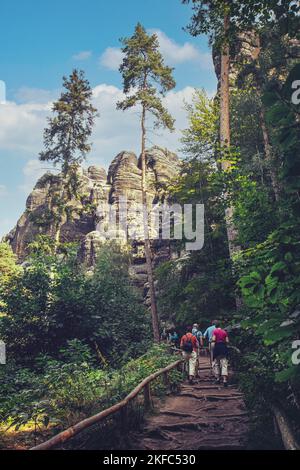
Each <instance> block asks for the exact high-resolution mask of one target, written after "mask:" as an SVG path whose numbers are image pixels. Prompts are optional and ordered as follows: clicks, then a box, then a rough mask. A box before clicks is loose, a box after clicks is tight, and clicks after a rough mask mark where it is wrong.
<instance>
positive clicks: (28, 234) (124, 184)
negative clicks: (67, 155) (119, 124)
mask: <svg viewBox="0 0 300 470" xmlns="http://www.w3.org/2000/svg"><path fill="white" fill-rule="evenodd" d="M147 165H148V188H149V202H150V203H152V202H157V201H158V200H159V197H160V195H159V194H160V191H159V187H160V186H161V185H163V184H165V183H167V181H168V180H169V179H170V178H173V177H174V176H175V175H176V174H177V172H178V170H179V165H180V163H179V159H178V157H177V156H176V155H175V154H174V153H172V152H169V151H168V150H166V149H162V148H160V147H153V148H151V149H149V150H148V151H147ZM77 186H78V187H77V191H78V194H77V197H72V198H71V199H69V198H66V197H65V192H66V188H65V185H64V180H63V178H62V176H61V175H53V174H51V173H46V174H45V175H44V176H42V177H41V178H40V179H39V180H38V182H37V184H36V186H35V188H34V190H33V191H32V193H31V194H30V195H29V197H28V199H27V202H26V210H25V212H24V213H23V215H22V216H21V218H20V219H19V221H18V223H17V225H16V227H15V228H14V229H13V230H12V231H11V232H10V233H9V234H8V236H7V240H8V241H9V242H10V244H11V246H12V248H13V250H14V252H15V253H16V254H17V256H18V258H19V260H20V261H22V260H23V259H24V258H25V256H26V250H27V246H28V244H29V243H30V242H32V241H33V240H34V239H35V237H36V236H37V235H39V234H43V235H48V236H50V237H52V238H55V239H56V240H57V241H60V242H79V243H80V246H81V249H80V251H79V257H80V259H81V260H82V262H84V263H86V264H87V265H88V266H92V265H93V264H94V263H95V259H96V256H97V252H98V250H99V248H100V247H101V245H102V243H103V242H104V241H105V240H106V239H110V238H111V236H112V235H113V233H112V227H111V224H110V220H109V218H108V214H107V213H105V211H104V212H103V211H102V212H101V213H100V214H99V207H104V206H105V205H107V204H111V205H112V207H115V209H116V212H117V213H118V207H119V201H120V199H121V198H124V197H125V198H126V199H127V203H128V206H129V208H130V209H135V208H136V206H137V205H138V204H140V203H141V200H142V198H141V169H140V159H138V158H137V157H136V155H135V154H134V153H132V152H121V153H119V154H118V155H117V156H116V157H115V159H114V160H113V162H112V163H111V165H110V167H109V169H108V173H107V174H106V171H105V170H104V169H103V168H101V167H98V166H91V167H89V168H88V169H80V170H79V174H78V185H77ZM141 217H142V216H141ZM141 221H142V219H140V220H139V221H137V225H141ZM130 243H131V246H132V253H133V260H134V261H133V265H132V267H131V275H132V277H133V279H134V280H135V282H136V284H137V285H139V286H140V287H143V286H144V287H145V288H146V289H147V275H146V266H145V259H144V251H143V243H142V241H141V240H132V241H131V242H130ZM153 247H154V262H155V263H159V262H160V261H162V260H166V259H168V258H169V256H170V253H169V246H168V243H166V242H162V241H159V240H157V241H155V242H154V244H153Z"/></svg>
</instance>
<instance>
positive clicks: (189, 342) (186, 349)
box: [180, 326, 199, 385]
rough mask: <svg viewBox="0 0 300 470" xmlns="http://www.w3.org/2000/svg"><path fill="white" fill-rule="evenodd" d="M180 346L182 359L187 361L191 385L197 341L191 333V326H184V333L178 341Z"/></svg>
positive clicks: (196, 353) (195, 365) (196, 356)
mask: <svg viewBox="0 0 300 470" xmlns="http://www.w3.org/2000/svg"><path fill="white" fill-rule="evenodd" d="M180 348H181V349H182V355H183V357H184V359H185V360H186V361H188V375H189V383H190V384H191V385H192V384H193V381H194V377H195V374H196V367H197V358H198V352H199V343H198V340H197V338H196V336H194V335H193V333H192V327H191V326H188V327H187V328H186V334H185V335H183V336H182V338H181V341H180Z"/></svg>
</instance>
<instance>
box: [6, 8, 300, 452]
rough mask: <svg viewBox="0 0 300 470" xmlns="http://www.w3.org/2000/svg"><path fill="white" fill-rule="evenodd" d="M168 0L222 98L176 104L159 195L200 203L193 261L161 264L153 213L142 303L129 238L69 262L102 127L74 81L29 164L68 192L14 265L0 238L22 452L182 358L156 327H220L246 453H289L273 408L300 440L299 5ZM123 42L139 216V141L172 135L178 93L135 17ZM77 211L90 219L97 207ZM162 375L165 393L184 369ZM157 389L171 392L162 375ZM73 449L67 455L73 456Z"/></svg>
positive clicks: (145, 168)
mask: <svg viewBox="0 0 300 470" xmlns="http://www.w3.org/2000/svg"><path fill="white" fill-rule="evenodd" d="M177 1H178V2H179V3H182V4H183V5H182V6H183V7H184V8H185V9H188V11H189V16H190V21H189V23H188V24H182V27H183V28H184V30H185V32H186V34H187V35H191V36H192V37H196V38H198V37H200V36H201V35H206V36H207V39H208V41H209V45H210V48H211V54H212V56H213V60H214V66H215V70H216V75H217V79H218V90H217V92H216V94H215V96H210V95H209V94H208V93H207V92H206V91H205V90H204V89H202V88H198V89H196V88H195V90H194V92H193V99H192V102H191V103H186V104H185V109H183V110H182V113H185V114H186V116H187V121H188V127H187V128H186V129H182V133H181V139H180V142H179V144H178V145H179V147H180V151H179V155H180V157H181V158H180V165H179V171H178V172H177V173H176V175H175V176H172V178H170V179H168V180H166V181H162V182H160V183H159V184H158V185H157V187H156V188H155V191H156V192H157V194H159V197H160V198H162V200H163V201H164V200H166V201H168V202H169V203H170V204H179V205H181V206H183V205H184V204H193V205H194V206H195V205H196V204H203V205H204V210H205V215H204V240H205V243H204V246H203V248H202V249H201V250H194V251H189V252H187V251H186V250H185V244H186V239H185V238H183V239H182V240H171V241H170V242H169V243H168V249H169V251H170V253H173V256H170V257H169V258H168V259H165V260H163V261H161V262H156V261H155V246H156V245H155V244H157V242H156V241H155V242H154V241H153V240H152V239H151V234H150V235H149V212H148V211H146V213H144V216H143V228H144V239H143V248H144V258H145V265H146V273H147V289H146V290H145V289H144V290H143V289H140V288H138V287H137V286H136V285H135V284H134V282H133V281H132V278H131V275H130V269H131V268H130V267H131V266H132V263H133V251H132V246H131V244H130V242H128V243H127V244H126V243H125V244H124V243H119V242H118V240H110V241H105V242H104V241H103V242H102V243H101V244H100V248H99V250H98V252H97V256H96V257H95V262H94V263H93V266H92V267H91V266H90V265H88V263H86V262H84V261H82V259H81V258H80V256H78V252H79V249H80V241H79V240H76V239H74V240H73V241H65V240H64V239H63V237H62V236H61V227H62V226H63V224H65V223H69V222H72V220H74V217H76V216H77V215H76V214H75V212H76V204H73V202H74V201H75V202H76V201H82V200H83V198H84V195H83V193H82V189H81V186H80V184H81V183H80V177H79V176H78V175H79V169H80V167H81V165H82V164H84V162H85V161H86V160H88V157H89V152H90V150H91V143H92V135H93V134H92V132H93V127H94V124H95V120H96V118H98V113H99V119H100V120H101V117H102V116H101V109H96V108H95V107H94V104H93V100H92V87H91V85H90V83H89V81H88V79H87V78H86V74H85V72H84V71H82V70H78V69H74V70H73V71H72V72H71V74H69V75H67V76H66V77H64V78H63V83H62V90H61V95H60V97H59V99H58V100H57V101H55V102H54V103H53V106H52V110H51V112H50V114H49V116H50V117H49V118H48V122H47V126H46V128H45V130H44V136H43V149H42V151H41V152H40V155H39V159H40V161H42V162H47V163H48V165H50V166H51V165H53V167H54V168H55V167H56V168H58V169H59V172H60V175H62V176H61V177H62V179H63V181H64V186H63V190H60V191H56V193H55V194H54V195H51V197H52V204H51V205H50V206H49V208H48V209H47V211H44V212H43V213H42V214H40V218H39V219H37V218H35V219H34V220H33V218H32V219H31V223H32V224H33V225H35V226H36V227H37V226H38V227H39V230H37V231H36V232H35V236H34V237H33V239H32V240H29V242H28V243H27V245H26V249H25V251H24V255H22V259H20V256H19V254H18V253H17V252H16V249H15V247H14V245H13V244H12V243H11V238H9V236H8V237H4V238H3V239H2V242H1V243H0V339H1V340H2V341H3V342H4V343H5V345H6V356H7V358H9V360H8V361H7V363H6V364H5V365H3V364H1V366H0V378H1V387H0V449H2V450H4V449H29V448H31V447H33V446H34V445H37V444H39V443H41V442H43V441H46V440H47V439H49V438H50V437H52V436H53V435H55V434H57V433H58V432H60V431H62V430H64V429H66V428H68V427H69V426H72V425H74V424H76V423H78V422H80V421H81V420H83V419H84V418H87V417H89V416H92V415H94V414H96V413H99V412H100V411H101V410H104V409H106V408H108V407H110V406H112V405H114V404H116V403H118V402H120V401H121V400H123V399H124V397H125V396H126V395H128V393H130V391H131V390H133V389H134V388H135V387H136V386H137V385H138V384H139V383H140V382H141V381H142V380H144V379H145V378H146V377H147V376H149V375H150V374H153V373H154V372H156V371H157V370H159V369H161V368H164V367H166V366H168V365H170V364H171V363H173V362H174V360H176V359H177V358H178V357H179V356H176V355H174V352H172V350H171V349H170V345H169V344H168V343H166V342H165V341H164V340H162V332H163V329H168V328H172V327H175V328H176V330H177V331H178V333H179V334H180V335H182V334H184V333H185V328H186V326H187V325H189V324H193V323H195V322H198V323H199V325H200V329H201V331H204V330H205V329H206V328H207V327H208V326H209V325H211V323H212V321H213V320H214V319H215V318H217V319H218V320H219V321H220V322H221V323H222V325H224V326H226V331H228V334H229V338H230V343H231V345H232V350H231V355H230V366H231V367H232V368H233V369H234V379H233V380H234V382H235V383H236V384H237V386H238V388H239V390H240V391H241V393H242V394H243V396H244V400H245V404H246V407H247V410H248V411H249V416H250V418H249V419H250V425H249V427H250V430H249V443H248V447H249V448H251V449H283V448H284V443H283V442H282V438H281V437H280V433H279V432H278V429H277V430H276V426H274V409H276V410H280V413H281V414H282V416H284V420H285V422H286V423H287V425H288V427H289V429H290V430H291V432H292V434H293V438H294V439H295V441H298V442H300V240H299V230H300V28H299V21H300V20H299V18H300V16H299V14H300V6H299V2H297V1H288V0H269V1H266V0H260V1H257V0H248V1H230V2H228V1H227V0H182V1H181V2H180V0H177ZM121 47H122V52H123V59H122V62H121V63H120V66H119V72H120V74H121V78H122V81H123V92H124V96H125V98H124V100H122V101H120V102H119V103H118V105H117V106H118V110H119V112H120V113H122V112H124V113H126V112H127V111H128V110H130V109H132V108H134V109H139V115H138V116H136V126H137V128H138V129H139V132H140V148H138V149H137V150H138V154H139V155H140V159H139V167H140V172H141V201H142V202H143V203H144V205H146V206H147V201H149V199H148V198H149V192H151V191H152V189H151V188H150V179H149V172H150V168H151V162H150V161H149V158H147V136H148V129H149V127H151V128H158V127H160V128H163V129H167V130H170V131H172V129H173V126H174V118H173V116H172V115H171V113H170V112H169V110H168V109H167V107H166V106H165V104H164V101H163V97H164V96H165V95H166V93H167V92H169V91H170V90H172V89H174V87H175V80H174V70H173V68H172V67H170V66H168V64H166V63H165V61H164V58H163V56H162V54H161V53H160V49H159V38H158V37H157V35H156V34H155V33H153V34H152V33H149V32H148V30H147V29H146V28H145V27H144V26H143V25H142V24H141V23H140V22H138V21H137V24H136V27H135V30H134V31H132V35H131V36H130V37H126V38H122V39H121ZM116 132H117V129H116ZM157 144H158V145H160V146H162V147H164V146H165V144H164V142H157ZM50 178H51V177H50ZM38 184H39V183H38ZM53 184H54V187H56V186H55V184H56V183H55V182H54V183H53ZM53 201H55V203H53ZM84 210H85V211H86V213H88V214H91V213H93V214H94V213H95V211H96V207H95V205H94V202H93V201H92V202H88V203H85V208H84ZM178 223H179V224H180V225H184V221H182V220H181V221H179V222H178ZM145 295H146V298H147V299H146V302H145ZM169 380H170V381H171V387H172V388H173V389H174V390H176V389H177V387H179V384H180V382H181V381H182V374H181V372H179V371H177V370H173V371H172V372H171V374H170V379H169ZM153 393H154V394H155V396H157V397H160V398H161V399H162V397H163V396H164V395H165V393H166V384H165V383H164V381H163V380H162V379H161V380H160V379H159V380H158V381H157V382H155V387H153ZM129 414H130V416H129V418H128V429H129V430H130V429H133V428H135V427H136V426H142V425H143V419H144V418H143V410H142V405H141V404H139V405H137V406H136V408H132V409H130V413H129ZM119 433H120V426H119V425H118V419H116V421H114V420H113V419H111V420H110V421H108V422H105V424H101V426H100V427H99V429H98V430H97V436H98V437H97V446H98V447H97V448H99V449H101V448H106V449H111V448H115V447H113V446H114V445H115V442H116V439H118V440H119V441H118V442H119V446H120V447H119V448H126V445H127V444H126V443H124V442H122V436H120V435H119ZM104 435H105V436H104ZM116 436H118V437H117V438H116ZM76 439H77V440H76V442H75V444H73V447H72V443H71V441H70V444H69V445H70V446H71V448H80V443H81V441H80V439H79V437H77V438H76ZM101 446H103V447H101ZM122 446H123V447H122ZM124 446H125V447H124Z"/></svg>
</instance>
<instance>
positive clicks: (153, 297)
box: [141, 106, 160, 343]
mask: <svg viewBox="0 0 300 470" xmlns="http://www.w3.org/2000/svg"><path fill="white" fill-rule="evenodd" d="M145 118H146V110H145V107H144V106H143V111H142V118H141V128H142V152H141V158H142V202H143V209H144V210H143V223H144V245H145V256H146V266H147V277H148V284H149V293H150V302H151V318H152V328H153V337H154V341H155V342H156V343H159V342H160V333H159V320H158V312H157V304H156V294H155V286H154V277H153V269H152V253H151V243H150V238H149V215H148V205H147V180H146V174H147V169H146V154H145V151H146V145H145V140H146V128H145Z"/></svg>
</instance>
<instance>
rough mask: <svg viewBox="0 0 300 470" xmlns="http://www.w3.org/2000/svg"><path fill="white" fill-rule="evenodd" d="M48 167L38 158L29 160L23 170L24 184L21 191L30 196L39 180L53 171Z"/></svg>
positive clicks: (20, 187)
mask: <svg viewBox="0 0 300 470" xmlns="http://www.w3.org/2000/svg"><path fill="white" fill-rule="evenodd" d="M46 165H47V164H46ZM46 165H45V163H42V162H40V161H39V160H38V158H36V159H32V160H28V161H27V163H26V165H25V166H24V168H23V175H24V183H23V184H21V185H20V186H19V189H20V190H21V191H22V192H24V193H25V194H26V195H28V194H29V193H30V192H31V191H32V190H33V188H34V186H35V184H36V182H37V180H38V179H39V178H40V177H41V176H42V175H43V174H44V173H46V172H47V171H48V170H50V169H51V168H47V167H46Z"/></svg>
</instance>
